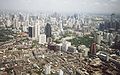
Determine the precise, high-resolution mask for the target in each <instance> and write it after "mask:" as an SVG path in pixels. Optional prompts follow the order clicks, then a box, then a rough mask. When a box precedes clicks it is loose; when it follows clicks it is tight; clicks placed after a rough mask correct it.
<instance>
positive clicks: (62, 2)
mask: <svg viewBox="0 0 120 75" xmlns="http://www.w3.org/2000/svg"><path fill="white" fill-rule="evenodd" d="M119 3H120V1H119V0H104V1H101V0H84V1H82V0H0V9H8V10H23V11H30V12H31V11H32V12H33V11H50V12H60V13H76V12H82V13H84V12H86V13H120V9H119Z"/></svg>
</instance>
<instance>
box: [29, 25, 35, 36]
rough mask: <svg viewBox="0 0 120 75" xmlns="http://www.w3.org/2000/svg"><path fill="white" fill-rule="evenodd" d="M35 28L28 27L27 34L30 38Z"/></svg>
mask: <svg viewBox="0 0 120 75" xmlns="http://www.w3.org/2000/svg"><path fill="white" fill-rule="evenodd" d="M34 32H35V28H34V27H33V26H30V27H28V35H29V37H30V38H33V37H34V34H35V33H34Z"/></svg>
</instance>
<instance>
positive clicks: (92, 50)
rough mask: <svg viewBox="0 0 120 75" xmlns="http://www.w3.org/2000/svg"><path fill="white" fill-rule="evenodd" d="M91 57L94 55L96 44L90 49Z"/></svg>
mask: <svg viewBox="0 0 120 75" xmlns="http://www.w3.org/2000/svg"><path fill="white" fill-rule="evenodd" d="M90 53H91V55H96V43H93V44H92V45H91V47H90Z"/></svg>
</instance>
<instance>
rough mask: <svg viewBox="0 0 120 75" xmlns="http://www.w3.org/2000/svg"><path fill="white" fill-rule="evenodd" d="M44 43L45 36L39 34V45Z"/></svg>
mask: <svg viewBox="0 0 120 75" xmlns="http://www.w3.org/2000/svg"><path fill="white" fill-rule="evenodd" d="M45 43H46V35H45V34H40V36H39V44H45Z"/></svg>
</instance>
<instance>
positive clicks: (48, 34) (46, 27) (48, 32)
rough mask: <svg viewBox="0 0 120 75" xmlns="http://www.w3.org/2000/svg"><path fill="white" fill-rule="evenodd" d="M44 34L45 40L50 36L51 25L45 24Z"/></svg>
mask: <svg viewBox="0 0 120 75" xmlns="http://www.w3.org/2000/svg"><path fill="white" fill-rule="evenodd" d="M45 34H46V37H47V38H48V37H51V36H52V34H51V25H50V24H49V23H47V25H46V26H45Z"/></svg>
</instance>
